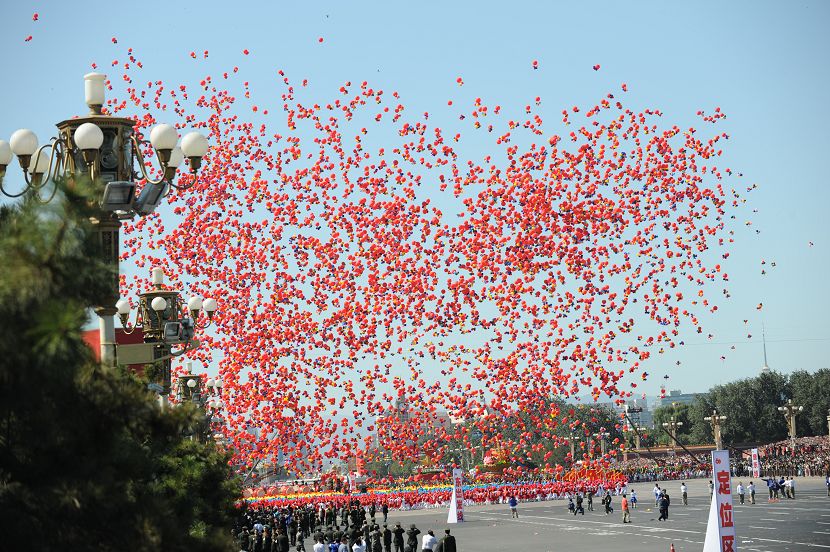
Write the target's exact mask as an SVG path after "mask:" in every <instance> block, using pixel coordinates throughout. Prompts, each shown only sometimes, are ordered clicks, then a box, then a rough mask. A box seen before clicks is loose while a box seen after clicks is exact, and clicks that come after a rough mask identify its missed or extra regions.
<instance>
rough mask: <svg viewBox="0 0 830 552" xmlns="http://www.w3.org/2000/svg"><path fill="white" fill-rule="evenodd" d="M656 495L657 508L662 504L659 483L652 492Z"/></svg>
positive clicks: (655, 503)
mask: <svg viewBox="0 0 830 552" xmlns="http://www.w3.org/2000/svg"><path fill="white" fill-rule="evenodd" d="M651 492H653V493H654V505H655V506H657V505H659V504H660V485H658V484H657V483H655V484H654V489H652V491H651Z"/></svg>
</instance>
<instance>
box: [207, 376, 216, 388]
mask: <svg viewBox="0 0 830 552" xmlns="http://www.w3.org/2000/svg"><path fill="white" fill-rule="evenodd" d="M215 383H216V382H215V381H214V380H213V378H209V379H208V380H207V386H208V387H213V386H214V384H215Z"/></svg>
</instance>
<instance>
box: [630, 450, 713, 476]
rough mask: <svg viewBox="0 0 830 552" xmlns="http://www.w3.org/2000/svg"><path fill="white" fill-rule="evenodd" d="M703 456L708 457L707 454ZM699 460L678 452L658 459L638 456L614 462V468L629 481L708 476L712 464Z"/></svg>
mask: <svg viewBox="0 0 830 552" xmlns="http://www.w3.org/2000/svg"><path fill="white" fill-rule="evenodd" d="M704 456H705V457H706V458H708V455H704ZM701 460H702V459H698V458H695V457H693V456H692V455H691V454H678V455H675V456H669V457H663V458H660V459H659V460H658V459H654V458H643V457H641V456H638V457H636V458H630V459H628V460H624V461H622V462H619V463H617V464H615V465H614V469H617V470H619V471H621V472H622V473H623V474H625V476H626V477H627V478H628V482H629V483H638V482H642V481H668V480H671V479H695V478H703V477H709V474H710V473H711V470H712V465H711V463H710V462H705V461H701Z"/></svg>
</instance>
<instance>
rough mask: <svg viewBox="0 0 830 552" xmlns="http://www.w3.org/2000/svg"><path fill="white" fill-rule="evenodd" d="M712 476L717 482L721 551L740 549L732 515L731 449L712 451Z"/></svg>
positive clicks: (716, 498) (717, 509)
mask: <svg viewBox="0 0 830 552" xmlns="http://www.w3.org/2000/svg"><path fill="white" fill-rule="evenodd" d="M712 472H713V473H712V478H713V480H714V483H715V493H714V498H715V511H716V513H717V523H718V540H719V544H720V547H719V549H720V552H736V551H737V550H738V542H737V536H736V533H735V520H734V518H733V516H732V478H731V476H730V472H729V451H728V450H713V451H712Z"/></svg>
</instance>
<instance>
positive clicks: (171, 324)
mask: <svg viewBox="0 0 830 552" xmlns="http://www.w3.org/2000/svg"><path fill="white" fill-rule="evenodd" d="M152 282H153V289H152V290H150V291H146V292H144V293H140V294H139V296H138V297H139V300H138V309H137V311H136V318H135V321H134V322H133V323H132V324H130V322H129V318H130V313H131V310H132V309H131V307H130V302H129V301H128V300H126V299H119V300H118V302H116V304H115V310H116V312H117V313H118V315H119V317H120V318H121V324H122V325H123V326H124V331H125V332H126V333H128V334H131V333H133V332H134V331H135V330H136V329H138V328H139V327H140V328H141V332H142V333H143V334H144V342H145V343H148V344H151V345H152V349H153V355H152V356H153V360H154V362H160V363H162V370H163V372H162V383H161V389H160V391H159V394H160V395H161V404H162V407H164V406H166V401H167V397H168V396H169V395H170V387H171V377H172V375H171V374H172V369H171V361H172V359H173V358H175V357H178V356H181V355H183V354H185V353H186V352H188V351H192V350H193V349H195V348H196V347H198V346H199V342H198V340H196V339H194V334H195V330H196V329H197V328H199V329H203V328H207V327H208V326H210V323H211V320H212V319H213V314H214V313H215V312H216V307H217V305H216V300H215V299H202V298H201V297H199V296H193V297H191V298H190V299H189V300H188V301H187V307H186V308H187V312H188V314H189V316H184V304H183V301H182V297H181V293H179V292H178V291H177V290H172V289H167V288H166V287H165V285H164V271H163V270H162V269H160V268H154V269H153V270H152ZM202 311H205V313H206V314H207V322H206V323H200V322H199V316H200V314H201V312H202ZM176 347H181V348H180V349H175V348H176ZM198 377H199V376H193V377H192V378H190V379H186V383H187V384H189V383H190V382H193V383H194V385H197V383H196V380H195V379H193V378H198ZM199 381H201V380H199ZM191 387H192V386H191ZM220 387H221V386H220ZM188 396H189V395H188Z"/></svg>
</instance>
